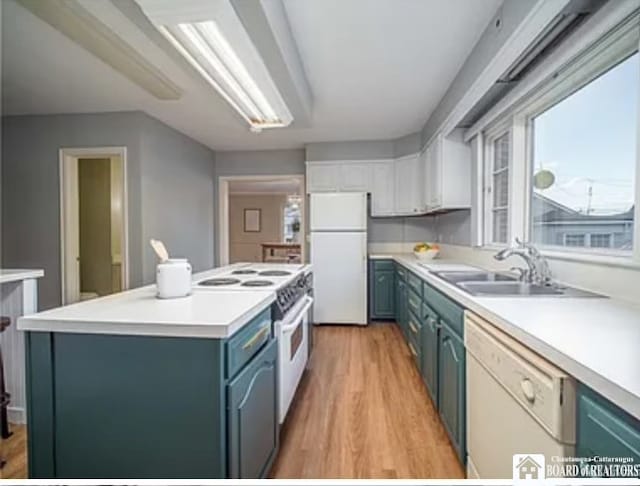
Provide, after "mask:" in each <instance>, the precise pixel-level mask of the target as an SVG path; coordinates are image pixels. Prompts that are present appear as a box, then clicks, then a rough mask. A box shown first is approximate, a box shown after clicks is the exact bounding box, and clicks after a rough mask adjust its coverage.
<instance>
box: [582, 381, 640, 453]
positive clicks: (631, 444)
mask: <svg viewBox="0 0 640 486" xmlns="http://www.w3.org/2000/svg"><path fill="white" fill-rule="evenodd" d="M577 407H578V422H577V425H578V428H577V438H576V453H577V454H578V455H580V456H584V457H594V456H610V457H632V458H633V459H634V461H635V463H636V464H637V463H638V462H640V421H638V420H637V419H634V418H633V417H631V416H630V415H628V414H627V413H625V412H624V411H622V410H620V409H619V408H618V407H617V406H615V405H614V404H612V403H611V402H609V401H608V400H606V399H605V398H604V397H602V396H600V395H598V394H597V393H595V392H594V391H593V390H591V389H589V388H587V387H586V386H584V385H581V386H580V387H579V388H578V404H577Z"/></svg>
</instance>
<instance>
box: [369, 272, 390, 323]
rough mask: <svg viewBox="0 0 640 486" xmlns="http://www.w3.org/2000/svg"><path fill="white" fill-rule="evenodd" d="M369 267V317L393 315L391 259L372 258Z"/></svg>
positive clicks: (387, 317)
mask: <svg viewBox="0 0 640 486" xmlns="http://www.w3.org/2000/svg"><path fill="white" fill-rule="evenodd" d="M369 266H370V268H369V303H370V304H369V314H370V316H371V319H393V317H394V316H395V285H394V279H395V277H394V267H393V262H392V261H391V260H372V261H371V263H370V265H369Z"/></svg>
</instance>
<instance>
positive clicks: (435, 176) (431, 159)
mask: <svg viewBox="0 0 640 486" xmlns="http://www.w3.org/2000/svg"><path fill="white" fill-rule="evenodd" d="M427 152H428V153H427V161H426V162H427V167H426V171H427V173H426V181H427V194H428V197H427V201H426V202H427V206H428V207H429V209H437V208H439V207H440V206H441V205H442V165H441V164H442V140H441V138H440V136H439V135H438V136H437V137H436V138H435V139H433V141H432V142H431V144H430V145H429V147H428V149H427Z"/></svg>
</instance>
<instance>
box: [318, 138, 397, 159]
mask: <svg viewBox="0 0 640 486" xmlns="http://www.w3.org/2000/svg"><path fill="white" fill-rule="evenodd" d="M305 147H306V151H307V160H312V161H314V162H315V161H320V160H372V159H390V158H393V156H394V154H393V148H394V146H393V141H392V140H371V141H363V142H319V143H308V144H307V145H306V146H305Z"/></svg>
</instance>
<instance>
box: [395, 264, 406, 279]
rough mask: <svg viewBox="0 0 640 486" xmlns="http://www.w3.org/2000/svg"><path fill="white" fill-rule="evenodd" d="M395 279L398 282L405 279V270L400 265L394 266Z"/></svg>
mask: <svg viewBox="0 0 640 486" xmlns="http://www.w3.org/2000/svg"><path fill="white" fill-rule="evenodd" d="M396 277H398V278H399V279H400V280H405V279H406V278H407V270H406V269H405V268H404V267H401V266H400V265H396Z"/></svg>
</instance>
